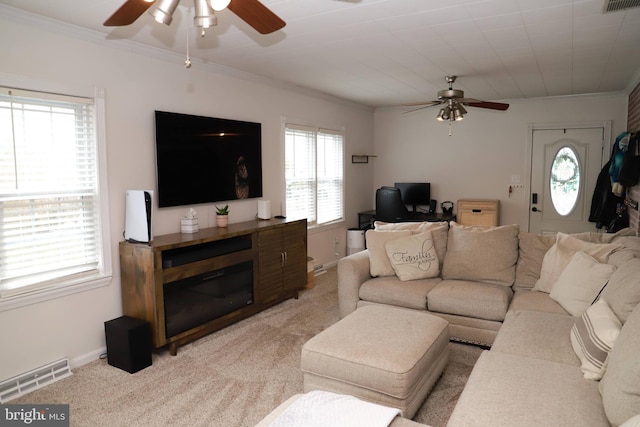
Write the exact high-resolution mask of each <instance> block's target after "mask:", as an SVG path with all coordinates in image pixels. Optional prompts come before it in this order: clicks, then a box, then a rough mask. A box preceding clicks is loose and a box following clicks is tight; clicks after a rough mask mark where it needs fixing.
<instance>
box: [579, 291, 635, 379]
mask: <svg viewBox="0 0 640 427" xmlns="http://www.w3.org/2000/svg"><path fill="white" fill-rule="evenodd" d="M621 328H622V323H620V320H618V318H617V317H616V315H615V314H614V313H613V311H611V308H609V305H608V304H607V303H606V301H604V300H602V299H601V300H598V301H596V302H595V303H594V304H593V305H592V306H590V307H589V308H587V309H586V310H585V312H584V313H582V316H581V317H580V318H579V319H578V320H576V323H575V325H573V327H572V328H571V345H572V346H573V351H575V352H576V355H577V356H578V358H579V359H580V362H581V363H582V365H581V366H580V369H581V370H582V373H583V374H584V377H585V378H586V379H588V380H599V379H601V378H602V376H603V375H604V371H605V369H606V364H605V362H606V361H607V356H609V352H610V351H611V349H612V348H613V344H614V343H615V342H616V339H617V338H618V334H620V329H621Z"/></svg>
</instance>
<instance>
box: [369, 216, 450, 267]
mask: <svg viewBox="0 0 640 427" xmlns="http://www.w3.org/2000/svg"><path fill="white" fill-rule="evenodd" d="M374 227H375V229H376V230H379V231H388V230H411V232H412V233H414V234H416V233H424V232H425V231H431V236H432V237H433V242H434V245H435V248H436V254H437V255H438V261H439V264H440V271H442V263H443V261H444V256H445V254H446V253H447V239H448V235H449V223H448V222H446V221H439V222H383V221H376V222H374Z"/></svg>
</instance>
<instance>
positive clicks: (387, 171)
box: [372, 94, 627, 227]
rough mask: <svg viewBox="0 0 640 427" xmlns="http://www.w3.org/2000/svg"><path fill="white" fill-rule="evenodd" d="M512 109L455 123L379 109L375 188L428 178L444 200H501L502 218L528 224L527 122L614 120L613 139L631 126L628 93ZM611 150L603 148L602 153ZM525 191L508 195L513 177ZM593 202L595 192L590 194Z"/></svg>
mask: <svg viewBox="0 0 640 427" xmlns="http://www.w3.org/2000/svg"><path fill="white" fill-rule="evenodd" d="M509 102H510V107H509V109H508V110H507V111H504V112H502V111H493V110H486V109H480V108H473V107H469V108H467V110H468V114H467V115H466V116H465V119H464V120H463V121H461V122H456V123H454V124H453V126H452V136H450V137H449V136H448V127H447V123H443V122H438V121H437V120H436V119H435V116H436V114H437V112H438V110H437V108H435V107H434V108H427V109H424V110H421V111H416V112H412V113H408V114H402V111H401V110H399V109H395V108H386V109H378V110H376V112H375V120H374V123H375V124H374V138H375V141H374V152H375V154H376V155H378V157H377V158H376V159H375V170H374V189H372V194H373V192H374V191H375V188H378V187H380V186H382V185H393V183H394V182H398V181H428V182H431V197H432V198H433V199H436V200H438V211H440V206H439V205H440V203H441V202H442V201H445V200H451V201H453V202H454V203H455V204H456V209H457V202H456V201H457V200H458V199H464V198H480V199H499V200H500V223H501V224H520V225H521V227H523V226H525V225H526V223H527V218H528V183H527V182H525V178H526V177H527V175H528V169H529V167H528V165H527V164H526V159H527V153H526V149H527V134H528V132H527V129H528V126H529V125H530V124H540V123H545V124H547V123H568V122H592V121H605V120H611V121H612V132H611V133H612V138H615V136H616V135H618V134H619V133H620V132H622V131H623V130H625V128H626V114H627V96H626V95H624V94H605V95H593V96H577V97H559V98H537V99H523V100H515V101H509ZM607 156H609V153H605V157H607ZM512 175H520V176H521V179H522V183H523V184H524V185H525V187H524V188H516V189H514V191H513V193H512V194H511V197H509V193H508V190H509V185H510V184H511V176H512ZM589 200H590V196H589Z"/></svg>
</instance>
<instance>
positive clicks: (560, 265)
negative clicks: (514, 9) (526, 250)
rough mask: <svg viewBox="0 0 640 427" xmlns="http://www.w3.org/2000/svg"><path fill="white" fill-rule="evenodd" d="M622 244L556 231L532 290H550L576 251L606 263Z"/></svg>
mask: <svg viewBox="0 0 640 427" xmlns="http://www.w3.org/2000/svg"><path fill="white" fill-rule="evenodd" d="M621 247H622V246H621V245H618V244H613V243H608V244H604V243H591V242H587V241H584V240H580V239H578V238H576V237H574V236H571V235H569V234H564V233H558V234H557V237H556V243H555V244H554V245H553V246H552V247H551V248H550V249H549V250H548V251H547V253H546V254H545V255H544V259H543V260H542V269H541V271H540V278H539V279H538V281H537V282H536V284H535V286H534V287H533V290H534V291H541V292H551V289H553V285H554V284H555V283H556V282H557V281H558V278H559V277H560V274H562V271H563V270H564V269H565V267H566V266H567V264H569V261H570V260H571V257H572V256H573V255H574V254H575V253H576V252H580V251H582V252H585V253H587V254H589V255H591V256H592V257H593V258H595V259H596V260H597V261H598V262H602V263H606V262H607V260H608V259H609V255H610V254H611V253H613V252H614V251H615V250H616V249H620V248H621Z"/></svg>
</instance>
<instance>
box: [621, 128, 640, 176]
mask: <svg viewBox="0 0 640 427" xmlns="http://www.w3.org/2000/svg"><path fill="white" fill-rule="evenodd" d="M639 136H640V134H638V133H637V132H636V133H632V134H631V137H630V138H629V146H628V147H627V151H626V152H625V153H624V157H623V158H622V164H621V165H620V171H619V173H618V182H619V183H620V184H622V185H623V186H624V187H627V188H628V187H633V186H634V185H637V184H638V180H640V141H638V139H639Z"/></svg>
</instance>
